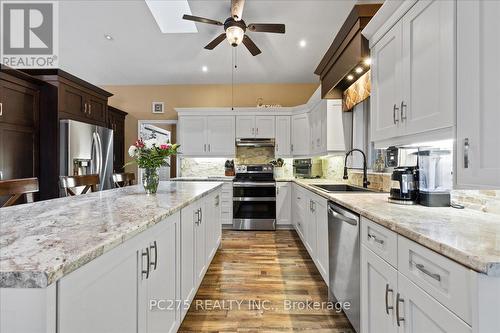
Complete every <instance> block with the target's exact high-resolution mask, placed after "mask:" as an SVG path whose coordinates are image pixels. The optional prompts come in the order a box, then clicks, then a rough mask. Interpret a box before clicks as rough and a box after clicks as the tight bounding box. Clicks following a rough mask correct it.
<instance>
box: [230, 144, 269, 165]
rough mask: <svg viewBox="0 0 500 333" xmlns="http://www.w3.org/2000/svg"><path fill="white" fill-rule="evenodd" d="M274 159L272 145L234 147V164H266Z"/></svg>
mask: <svg viewBox="0 0 500 333" xmlns="http://www.w3.org/2000/svg"><path fill="white" fill-rule="evenodd" d="M273 159H274V147H259V148H256V147H236V158H235V159H234V163H235V164H266V163H269V161H271V160H273Z"/></svg>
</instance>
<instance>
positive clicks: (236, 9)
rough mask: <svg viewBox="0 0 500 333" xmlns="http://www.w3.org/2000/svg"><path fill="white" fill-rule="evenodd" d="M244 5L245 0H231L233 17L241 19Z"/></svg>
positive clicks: (237, 19)
mask: <svg viewBox="0 0 500 333" xmlns="http://www.w3.org/2000/svg"><path fill="white" fill-rule="evenodd" d="M244 6H245V0H231V16H232V17H233V19H235V20H236V21H239V20H241V18H242V15H243V7H244Z"/></svg>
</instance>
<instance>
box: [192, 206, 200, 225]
mask: <svg viewBox="0 0 500 333" xmlns="http://www.w3.org/2000/svg"><path fill="white" fill-rule="evenodd" d="M193 221H194V223H196V224H197V225H198V224H200V210H199V209H197V210H196V211H194V212H193Z"/></svg>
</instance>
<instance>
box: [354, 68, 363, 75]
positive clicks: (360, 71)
mask: <svg viewBox="0 0 500 333" xmlns="http://www.w3.org/2000/svg"><path fill="white" fill-rule="evenodd" d="M354 71H355V72H356V73H358V74H360V73H363V68H361V67H356V69H355V70H354Z"/></svg>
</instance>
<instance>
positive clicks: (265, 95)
mask: <svg viewBox="0 0 500 333" xmlns="http://www.w3.org/2000/svg"><path fill="white" fill-rule="evenodd" d="M317 87H318V84H240V85H235V87H234V106H239V107H250V106H255V105H257V99H258V98H262V99H263V103H264V104H281V105H282V106H295V105H300V104H304V103H305V102H307V100H308V99H309V97H311V95H312V94H313V92H314V91H315V90H316V88H317ZM103 88H104V89H105V90H107V91H109V92H111V93H113V94H114V96H113V97H111V98H110V100H109V104H110V105H112V106H114V107H117V108H119V109H121V110H123V111H125V112H128V116H127V119H126V123H125V146H126V147H127V148H128V146H129V145H130V144H132V143H133V142H134V141H135V140H136V138H137V120H160V119H177V113H176V112H175V111H174V108H176V107H229V106H231V85H216V84H209V85H162V86H104V87H103ZM153 101H155V102H164V103H165V113H164V114H159V115H158V114H152V113H151V102H153ZM127 160H128V157H127ZM134 169H135V168H134V167H131V168H128V170H134Z"/></svg>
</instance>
